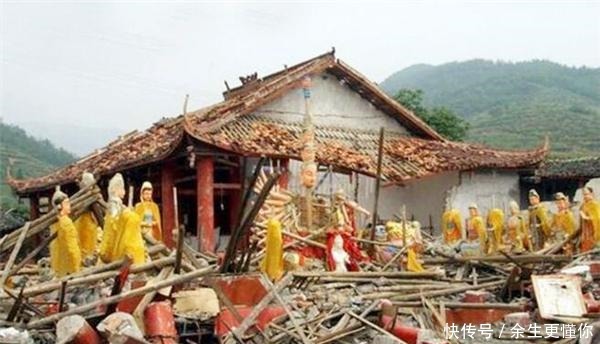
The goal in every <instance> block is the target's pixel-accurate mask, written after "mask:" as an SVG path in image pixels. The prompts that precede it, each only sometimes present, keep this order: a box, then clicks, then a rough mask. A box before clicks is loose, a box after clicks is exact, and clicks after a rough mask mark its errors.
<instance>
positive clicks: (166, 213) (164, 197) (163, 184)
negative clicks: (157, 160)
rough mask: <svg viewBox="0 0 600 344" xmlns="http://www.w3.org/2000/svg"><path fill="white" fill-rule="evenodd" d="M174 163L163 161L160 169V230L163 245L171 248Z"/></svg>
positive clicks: (173, 223) (173, 224) (173, 217)
mask: <svg viewBox="0 0 600 344" xmlns="http://www.w3.org/2000/svg"><path fill="white" fill-rule="evenodd" d="M174 172H175V165H174V164H173V163H172V162H165V163H163V165H162V166H161V171H160V176H161V177H160V201H161V205H162V231H163V241H164V242H165V245H167V246H168V247H170V248H173V246H174V244H173V229H174V228H173V227H174V226H175V201H174V199H173V186H174V182H173V180H174V178H173V174H174Z"/></svg>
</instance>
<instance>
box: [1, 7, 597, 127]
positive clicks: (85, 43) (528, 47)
mask: <svg viewBox="0 0 600 344" xmlns="http://www.w3.org/2000/svg"><path fill="white" fill-rule="evenodd" d="M0 1H1V0H0ZM0 12H1V17H0V26H1V32H0V35H1V37H0V38H1V39H0V40H1V47H0V54H1V56H0V61H1V64H0V68H1V70H0V82H1V85H0V88H1V89H0V92H1V93H0V116H1V117H2V118H3V119H4V121H6V122H13V123H31V122H37V123H54V124H57V123H61V122H62V123H65V124H69V125H78V126H88V127H99V128H117V129H119V130H130V129H133V128H137V129H144V128H145V127H147V126H148V125H150V124H151V123H153V122H155V121H156V120H158V119H159V118H160V117H162V116H166V115H175V114H178V113H179V112H181V107H182V103H183V99H184V96H185V94H186V93H189V94H190V109H195V108H199V107H202V106H205V105H209V104H211V103H213V102H216V101H219V100H220V99H221V92H222V91H223V89H224V84H223V80H228V81H229V84H230V85H232V86H233V85H237V84H238V83H239V81H238V79H237V77H238V76H240V75H246V74H250V73H252V72H254V71H257V72H258V73H259V75H264V74H266V73H268V72H272V71H275V70H278V69H280V68H281V67H282V66H283V65H284V64H294V63H297V62H299V61H301V60H304V59H307V58H310V57H313V56H315V55H318V54H321V53H323V52H325V51H328V50H330V49H331V47H332V46H335V47H336V55H337V57H339V58H340V59H342V60H344V61H346V62H348V63H349V64H350V65H352V66H353V67H355V68H356V69H358V70H359V71H361V72H362V73H364V74H366V75H367V76H368V77H369V78H370V79H372V80H374V81H377V82H380V81H382V80H383V79H384V78H385V77H387V76H388V75H390V74H391V73H393V72H396V71H398V70H400V69H402V68H405V67H408V66H410V65H412V64H415V63H430V64H440V63H444V62H449V61H457V60H459V61H461V60H467V59H472V58H486V59H493V60H509V61H520V60H529V59H549V60H552V61H556V62H559V63H563V64H567V65H572V66H582V65H586V66H593V67H598V66H599V65H600V2H599V1H595V2H584V1H579V2H577V1H530V2H525V1H510V2H509V1H486V2H483V1H481V2H456V1H452V2H450V1H434V2H426V1H402V2H401V1H394V2H374V1H369V2H348V1H343V2H327V3H323V2H322V1H314V2H262V3H250V2H227V3H221V2H219V3H216V2H190V1H186V2H176V1H169V2H166V1H164V2H131V1H130V2H128V3H126V4H119V3H115V2H105V3H100V2H94V3H84V4H81V3H78V2H77V3H76V2H72V1H61V2H36V3H27V2H24V1H19V2H2V5H1V9H0Z"/></svg>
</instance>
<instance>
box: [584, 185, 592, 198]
mask: <svg viewBox="0 0 600 344" xmlns="http://www.w3.org/2000/svg"><path fill="white" fill-rule="evenodd" d="M593 200H594V189H592V187H591V186H586V187H584V188H583V201H584V202H590V201H593Z"/></svg>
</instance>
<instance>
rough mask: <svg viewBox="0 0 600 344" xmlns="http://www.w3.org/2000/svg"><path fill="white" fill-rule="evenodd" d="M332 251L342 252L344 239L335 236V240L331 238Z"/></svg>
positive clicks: (337, 235)
mask: <svg viewBox="0 0 600 344" xmlns="http://www.w3.org/2000/svg"><path fill="white" fill-rule="evenodd" d="M332 248H333V249H337V250H343V249H344V238H342V236H341V235H339V234H336V235H335V238H333V246H332Z"/></svg>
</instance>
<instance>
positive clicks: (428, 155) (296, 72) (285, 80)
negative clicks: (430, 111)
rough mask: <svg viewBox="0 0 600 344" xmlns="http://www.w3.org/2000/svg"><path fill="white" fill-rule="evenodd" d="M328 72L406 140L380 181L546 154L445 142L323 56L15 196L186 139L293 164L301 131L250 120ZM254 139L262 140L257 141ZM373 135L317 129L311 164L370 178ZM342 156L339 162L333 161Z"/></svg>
mask: <svg viewBox="0 0 600 344" xmlns="http://www.w3.org/2000/svg"><path fill="white" fill-rule="evenodd" d="M323 72H327V73H330V74H332V75H334V76H336V77H337V78H338V79H339V81H340V82H341V83H344V84H346V85H347V86H348V87H350V88H351V89H352V90H354V91H355V92H357V93H358V94H360V95H361V97H363V98H364V99H366V100H367V101H369V102H370V103H371V104H372V105H373V106H375V107H376V108H378V109H379V110H380V111H382V112H384V113H386V114H388V115H389V116H391V117H392V118H395V119H396V120H398V121H399V122H401V124H402V125H403V126H404V127H405V128H407V129H408V130H409V132H410V133H411V135H413V136H411V137H401V136H397V135H395V136H392V134H390V135H389V136H388V139H387V140H386V155H385V159H384V165H383V172H384V175H385V176H386V178H387V179H389V180H391V181H397V182H402V181H405V180H408V179H411V178H419V177H422V176H425V175H428V174H433V173H438V172H441V171H446V170H460V169H472V168H485V167H498V168H513V167H524V166H531V165H534V164H536V163H538V162H539V161H541V159H542V157H543V156H544V154H545V152H546V151H545V149H537V150H534V151H527V152H506V151H496V150H493V149H489V148H484V147H479V146H474V145H467V144H458V143H452V142H448V141H446V140H444V139H443V138H442V137H441V136H440V135H439V134H438V133H436V132H435V131H434V130H433V129H431V128H430V127H429V126H427V125H426V124H425V123H424V122H423V121H422V120H421V119H419V118H418V117H416V116H415V115H414V114H412V113H411V112H410V111H408V110H407V109H405V108H404V107H402V106H401V105H399V104H398V103H397V102H396V101H394V100H393V99H391V98H389V96H387V95H386V94H385V93H384V92H383V91H381V90H380V89H379V88H378V87H377V86H376V85H375V84H373V83H372V82H370V81H369V80H367V79H366V78H365V77H364V76H362V75H361V74H360V73H358V72H357V71H355V70H353V69H352V68H351V67H349V66H347V65H346V64H345V63H343V62H342V61H340V60H338V59H336V58H335V57H334V55H333V53H327V54H324V55H321V56H318V57H316V58H313V59H311V60H307V61H305V62H302V63H300V64H297V65H295V66H292V67H289V68H286V69H284V70H282V71H279V72H277V73H274V74H271V75H269V76H267V77H264V78H262V79H259V78H256V79H254V78H251V80H250V81H249V82H247V83H246V84H244V85H243V86H241V87H237V88H234V89H230V90H229V91H227V92H226V93H225V98H226V99H225V100H224V101H222V102H220V103H217V104H215V105H212V106H210V107H206V108H203V109H200V110H197V111H194V112H190V113H188V114H186V115H185V116H179V117H177V118H172V119H164V120H162V121H161V122H159V123H156V124H155V125H153V126H152V127H151V128H150V129H148V130H146V131H144V132H133V133H130V134H128V135H125V136H123V137H120V138H119V139H118V140H116V141H115V142H113V143H110V144H109V145H108V146H107V147H105V148H103V149H101V150H99V151H96V152H94V153H93V154H91V155H89V156H87V157H84V158H82V159H80V160H79V161H77V162H74V163H72V164H70V165H68V166H66V167H64V168H62V169H60V170H57V171H55V172H53V173H51V174H49V175H46V176H43V177H39V178H32V179H26V180H16V179H13V178H10V177H9V178H8V180H7V181H8V183H9V184H10V185H11V186H12V187H13V188H14V189H15V190H17V192H18V193H20V194H27V193H31V192H35V191H39V190H47V189H49V188H52V187H54V186H55V185H58V184H66V183H71V182H73V181H75V180H77V179H78V178H79V177H80V176H81V174H82V173H83V171H89V172H92V173H94V174H95V175H97V176H102V175H108V174H110V173H114V172H116V171H122V170H126V169H129V168H132V167H135V166H140V165H143V164H147V163H150V162H154V161H158V160H161V159H163V158H165V157H167V156H168V155H169V154H170V153H171V152H173V151H174V150H175V149H176V148H177V146H178V145H179V143H180V142H181V139H182V137H183V136H184V135H185V134H188V135H190V136H192V137H194V138H196V139H198V140H201V141H204V142H206V143H209V144H213V145H215V146H217V147H220V148H223V149H228V150H231V151H234V152H237V153H240V154H245V155H261V154H262V155H272V156H276V155H279V156H287V157H298V156H299V147H298V146H297V138H298V133H299V131H300V127H299V126H298V125H297V124H284V123H276V122H269V121H266V120H263V119H260V118H258V117H256V116H254V115H251V114H252V113H254V112H255V111H256V110H258V109H259V108H260V107H261V106H262V105H265V104H267V103H269V102H271V101H273V100H275V99H277V98H279V97H281V96H282V95H284V94H286V93H287V92H288V91H289V90H291V89H294V88H298V87H300V83H301V81H302V79H303V78H304V77H305V76H308V75H315V74H319V73H323ZM256 133H261V135H257V134H256ZM377 137H378V134H377V133H375V132H366V131H364V132H363V131H353V130H348V129H336V128H318V129H317V140H318V141H319V144H320V149H319V152H318V153H317V158H318V160H319V161H320V162H321V163H322V164H327V165H335V166H338V167H341V168H346V169H350V170H355V171H359V172H362V173H366V174H374V173H375V164H374V157H375V154H376V150H377ZM340 156H342V157H343V160H340V159H338V157H340Z"/></svg>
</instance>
